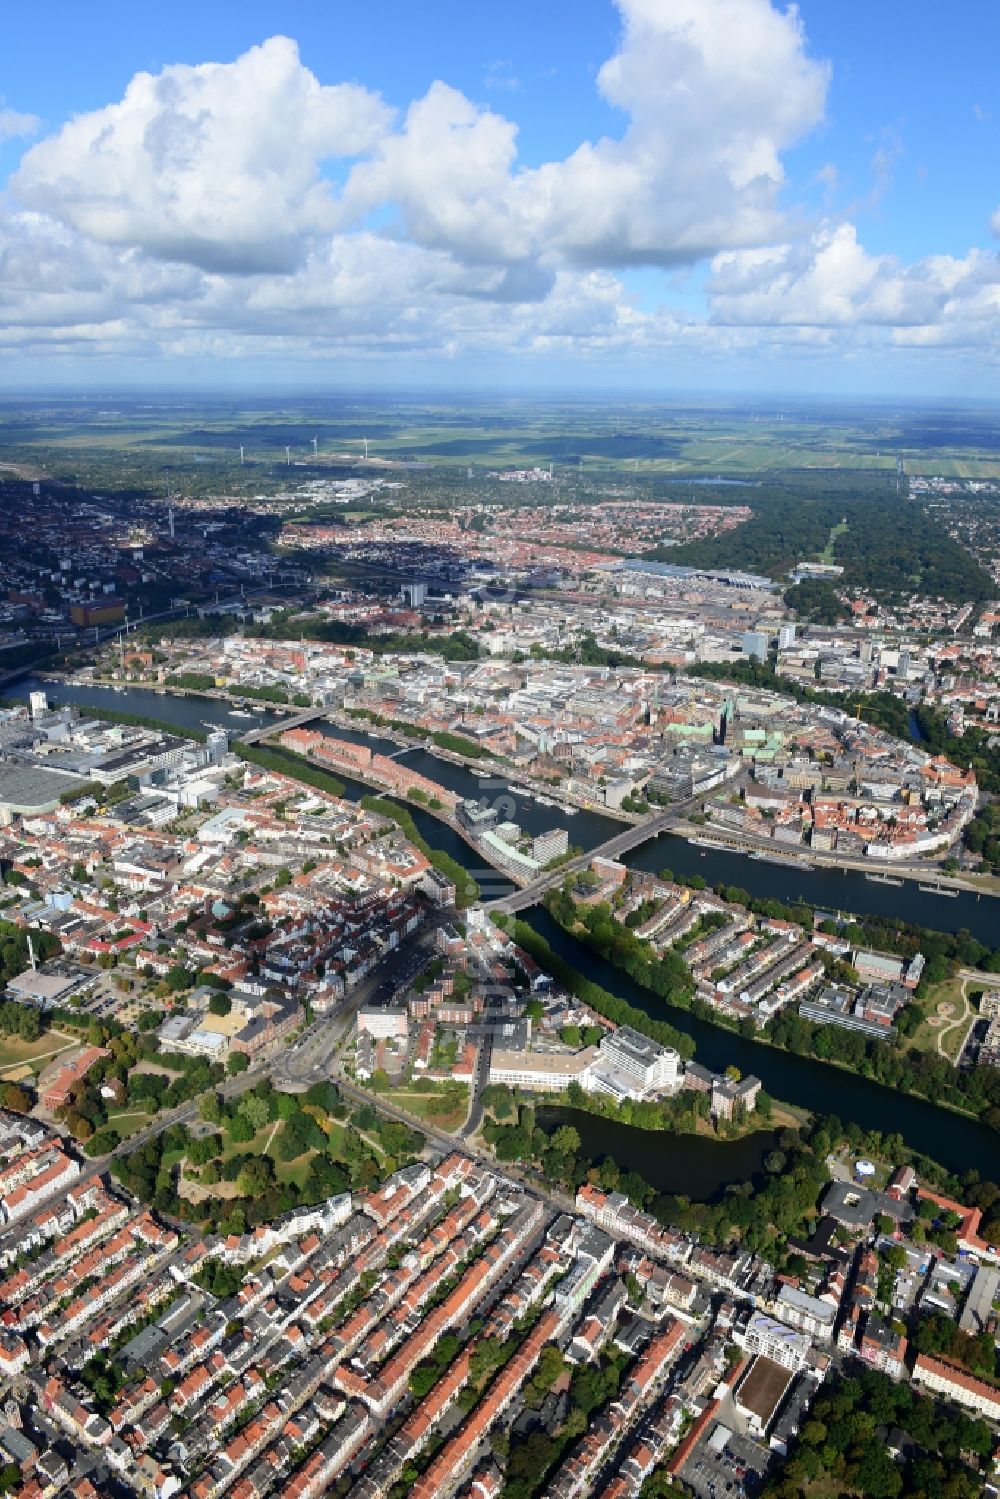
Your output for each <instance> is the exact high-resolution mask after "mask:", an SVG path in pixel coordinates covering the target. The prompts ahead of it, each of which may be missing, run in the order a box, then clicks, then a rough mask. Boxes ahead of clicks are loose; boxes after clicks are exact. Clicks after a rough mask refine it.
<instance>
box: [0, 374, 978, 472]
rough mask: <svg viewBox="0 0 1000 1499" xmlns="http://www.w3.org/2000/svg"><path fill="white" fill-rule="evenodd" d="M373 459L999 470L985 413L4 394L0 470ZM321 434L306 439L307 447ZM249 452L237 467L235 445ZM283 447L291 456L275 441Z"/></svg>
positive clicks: (283, 465)
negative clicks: (35, 398)
mask: <svg viewBox="0 0 1000 1499" xmlns="http://www.w3.org/2000/svg"><path fill="white" fill-rule="evenodd" d="M365 439H367V440H368V451H369V471H371V468H370V466H371V465H379V466H384V467H391V466H394V465H397V464H399V465H407V466H411V465H412V466H413V467H414V468H417V469H420V468H427V467H430V468H434V469H438V470H441V469H449V468H452V469H459V470H460V469H462V468H464V467H466V466H472V468H473V469H474V470H475V471H477V472H478V473H482V472H483V471H484V470H487V469H490V468H501V469H502V468H505V467H520V466H531V465H534V464H538V465H545V466H547V465H548V464H549V463H552V464H554V465H555V466H556V468H557V469H559V468H562V469H574V468H576V469H581V468H582V469H584V470H589V471H597V472H615V471H618V472H622V471H625V472H632V473H638V474H640V475H646V476H650V477H652V476H657V477H661V478H677V479H682V478H685V477H699V476H701V477H707V478H711V477H714V476H730V477H737V476H747V477H751V478H752V477H756V476H758V475H761V474H763V473H765V472H785V473H786V472H788V471H791V470H813V471H815V470H824V469H829V470H841V471H843V470H867V471H875V472H878V471H893V470H895V467H896V463H897V459H898V460H899V461H900V462H901V464H902V466H903V470H904V472H905V473H908V474H914V475H917V474H940V475H944V476H961V477H988V476H992V475H997V474H1000V428H998V424H997V421H996V418H995V416H994V414H993V412H992V411H991V410H989V409H987V408H983V410H982V411H981V412H977V411H975V410H973V411H969V410H961V411H959V410H958V409H957V408H956V409H954V410H952V409H950V408H944V409H936V410H933V411H920V410H918V409H916V408H915V407H908V406H905V405H895V406H889V405H886V406H878V405H868V406H853V405H848V404H847V403H842V404H832V403H827V404H807V403H802V402H799V403H792V402H788V403H786V404H785V405H784V406H783V407H782V408H780V409H777V408H776V407H775V406H774V405H773V404H769V405H768V407H767V409H766V410H763V409H760V406H759V405H753V404H751V403H749V402H745V403H739V402H729V403H725V402H722V401H716V402H711V403H707V404H705V405H701V406H696V405H692V404H689V403H683V402H680V401H676V400H674V401H670V400H664V401H651V400H635V401H628V402H625V401H623V400H622V399H621V397H616V398H612V399H609V400H607V401H598V400H594V399H588V400H580V401H558V400H552V399H547V400H542V399H539V400H537V401H531V400H525V399H522V400H511V399H507V398H504V397H502V396H496V397H491V398H489V399H487V398H482V397H475V396H473V397H462V398H450V399H449V398H444V397H442V398H440V399H436V398H420V397H417V396H410V397H403V396H397V397H388V396H374V395H372V396H358V397H352V396H347V395H344V394H331V395H329V396H319V395H316V396H307V397H300V398H290V397H284V398H282V397H278V398H275V399H273V400H267V399H264V398H250V397H245V398H243V399H227V398H224V397H221V396H213V395H205V396H198V395H187V396H169V395H162V396H149V397H147V398H144V399H140V398H136V397H128V398H125V397H121V398H109V397H107V396H102V397H100V398H97V397H84V396H78V397H67V398H64V399H62V400H54V399H50V400H49V401H47V402H46V403H45V404H44V405H38V404H33V403H31V402H29V401H26V400H22V399H13V398H8V399H5V400H2V401H0V467H2V466H3V465H4V464H8V465H10V466H16V465H22V466H26V467H29V466H31V467H34V468H37V469H38V470H39V471H42V472H44V473H46V474H48V475H50V476H52V477H54V478H63V479H73V480H76V481H77V482H80V483H82V484H85V485H88V486H93V487H97V486H98V485H103V486H106V487H108V488H111V487H114V488H122V487H135V488H141V487H143V486H144V485H149V486H151V487H153V488H155V489H156V490H157V491H158V492H161V493H162V492H163V489H164V488H165V487H170V486H176V487H181V486H184V487H188V488H191V489H193V490H194V491H198V490H203V491H204V490H205V489H207V488H210V489H212V490H214V491H215V492H220V491H222V492H228V493H232V494H234V495H241V494H245V493H248V492H254V491H259V490H260V489H261V488H262V487H263V488H272V487H273V486H274V485H275V484H276V483H278V482H282V481H287V479H288V477H289V462H290V463H291V464H292V465H294V467H295V470H296V477H297V478H301V477H302V476H303V472H305V473H306V474H307V475H311V476H320V475H324V474H325V475H331V474H344V473H350V472H357V471H359V470H361V471H363V469H364V444H365ZM314 440H315V448H314ZM241 447H242V448H243V450H244V454H243V462H242V463H241V460H240V448H241ZM286 448H287V449H288V460H286V453H285V450H286Z"/></svg>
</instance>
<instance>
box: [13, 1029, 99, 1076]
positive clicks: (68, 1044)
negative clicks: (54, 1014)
mask: <svg viewBox="0 0 1000 1499" xmlns="http://www.w3.org/2000/svg"><path fill="white" fill-rule="evenodd" d="M79 1044H80V1043H79V1041H77V1040H75V1039H74V1038H73V1037H72V1036H70V1035H68V1034H67V1033H66V1032H64V1031H54V1030H53V1031H48V1032H47V1033H46V1034H45V1035H44V1036H39V1038H38V1040H37V1041H22V1040H21V1038H20V1037H19V1036H3V1037H0V1073H3V1072H5V1071H7V1069H8V1068H22V1067H25V1066H27V1067H30V1069H31V1071H32V1072H33V1073H34V1074H35V1075H36V1076H37V1074H38V1073H39V1072H41V1071H42V1069H43V1067H46V1066H48V1064H49V1062H52V1061H54V1060H55V1058H56V1057H57V1056H58V1055H59V1054H60V1053H61V1052H64V1051H70V1050H71V1049H72V1048H73V1047H75V1046H79Z"/></svg>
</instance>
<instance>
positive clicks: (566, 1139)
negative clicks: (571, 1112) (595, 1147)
mask: <svg viewBox="0 0 1000 1499" xmlns="http://www.w3.org/2000/svg"><path fill="white" fill-rule="evenodd" d="M552 1149H553V1150H558V1151H561V1152H563V1153H564V1154H565V1155H576V1154H577V1153H578V1151H579V1149H580V1132H579V1130H576V1129H574V1128H573V1126H572V1124H561V1125H560V1126H559V1128H558V1129H557V1130H556V1131H555V1133H554V1134H553V1136H552Z"/></svg>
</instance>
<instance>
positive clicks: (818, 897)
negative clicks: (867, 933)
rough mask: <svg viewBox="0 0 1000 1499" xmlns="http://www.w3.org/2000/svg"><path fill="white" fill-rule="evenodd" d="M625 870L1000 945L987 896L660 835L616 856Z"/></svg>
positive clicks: (999, 919)
mask: <svg viewBox="0 0 1000 1499" xmlns="http://www.w3.org/2000/svg"><path fill="white" fill-rule="evenodd" d="M623 862H624V863H626V864H628V865H630V866H631V867H632V868H633V869H646V870H650V871H651V872H652V873H654V874H659V873H660V871H661V870H667V869H669V870H671V871H672V872H673V873H674V874H683V875H690V874H700V875H701V876H702V878H703V879H704V880H706V881H707V883H708V884H709V885H718V884H720V883H723V884H726V885H738V886H740V887H741V888H742V889H743V890H749V891H750V892H751V894H753V895H757V896H761V897H763V898H768V897H770V898H773V899H774V900H781V901H785V902H787V903H789V904H791V903H793V902H794V901H797V900H803V901H805V902H806V904H807V905H810V906H814V907H816V908H817V909H818V910H821V911H832V912H836V911H840V912H845V913H846V912H851V913H854V914H855V915H873V916H894V917H901V918H902V919H903V920H904V921H914V922H917V923H918V925H920V926H925V927H929V928H930V929H931V930H932V931H936V932H958V931H963V930H964V931H967V932H971V934H972V936H973V937H977V938H978V939H979V941H980V942H984V943H985V944H986V945H987V946H988V947H995V946H997V944H998V942H1000V937H998V935H997V933H998V931H1000V902H998V901H997V899H996V897H995V896H990V895H984V896H982V897H980V896H979V895H973V894H972V893H971V892H966V891H961V892H960V893H959V894H958V895H935V894H934V893H933V892H932V891H931V892H928V891H925V890H920V889H919V888H918V886H917V884H916V883H915V881H913V880H904V881H903V882H902V883H901V884H899V885H885V884H883V883H882V882H881V881H880V880H870V879H868V878H867V877H866V876H865V875H864V874H862V873H861V871H860V870H857V869H827V868H823V867H822V866H819V865H816V866H814V867H813V868H812V869H797V868H796V867H795V866H794V865H793V864H769V863H767V861H766V860H764V859H751V858H750V856H749V855H748V854H741V853H737V852H735V851H733V850H730V849H721V848H698V847H697V846H696V845H695V844H693V843H689V842H688V841H687V839H686V838H680V837H677V836H676V835H675V834H672V833H661V835H660V837H659V838H656V839H653V840H650V841H649V842H647V843H641V844H640V845H639V847H638V848H635V849H633V850H632V852H631V853H628V854H625V855H624V856H623Z"/></svg>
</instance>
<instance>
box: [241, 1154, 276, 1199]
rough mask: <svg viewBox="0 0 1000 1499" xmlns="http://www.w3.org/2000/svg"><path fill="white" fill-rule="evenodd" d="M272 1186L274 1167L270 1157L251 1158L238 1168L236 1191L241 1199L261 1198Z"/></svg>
mask: <svg viewBox="0 0 1000 1499" xmlns="http://www.w3.org/2000/svg"><path fill="white" fill-rule="evenodd" d="M273 1185H274V1166H273V1165H272V1164H271V1158H270V1156H266V1155H260V1156H253V1157H251V1159H250V1160H248V1161H246V1162H245V1163H244V1164H243V1166H241V1168H240V1174H239V1176H238V1177H237V1178H236V1190H237V1191H238V1192H239V1194H240V1196H241V1197H263V1195H264V1193H265V1192H266V1191H267V1190H268V1189H269V1188H270V1187H272V1186H273Z"/></svg>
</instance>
